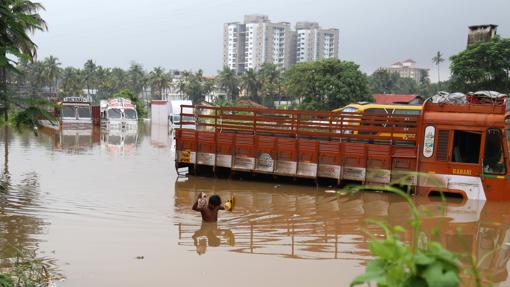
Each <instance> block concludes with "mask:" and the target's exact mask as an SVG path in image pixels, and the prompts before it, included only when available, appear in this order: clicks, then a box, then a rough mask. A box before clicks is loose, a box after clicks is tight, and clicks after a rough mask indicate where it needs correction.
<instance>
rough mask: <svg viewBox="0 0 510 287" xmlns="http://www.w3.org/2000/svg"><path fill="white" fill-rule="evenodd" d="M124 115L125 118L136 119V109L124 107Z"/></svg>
mask: <svg viewBox="0 0 510 287" xmlns="http://www.w3.org/2000/svg"><path fill="white" fill-rule="evenodd" d="M124 116H125V117H126V119H129V120H136V111H135V110H130V109H125V110H124Z"/></svg>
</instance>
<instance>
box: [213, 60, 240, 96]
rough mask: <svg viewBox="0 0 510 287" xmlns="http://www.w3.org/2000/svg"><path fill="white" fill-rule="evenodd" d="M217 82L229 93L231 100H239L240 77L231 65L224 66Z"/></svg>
mask: <svg viewBox="0 0 510 287" xmlns="http://www.w3.org/2000/svg"><path fill="white" fill-rule="evenodd" d="M217 84H218V86H219V87H220V88H221V89H223V90H224V91H225V92H226V93H227V97H228V99H229V100H230V101H232V102H235V101H236V100H237V98H238V97H239V84H240V79H239V77H238V76H237V75H236V73H235V71H234V70H231V69H230V68H229V67H223V70H221V71H219V73H218V79H217Z"/></svg>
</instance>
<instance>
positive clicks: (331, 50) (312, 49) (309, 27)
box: [296, 22, 339, 63]
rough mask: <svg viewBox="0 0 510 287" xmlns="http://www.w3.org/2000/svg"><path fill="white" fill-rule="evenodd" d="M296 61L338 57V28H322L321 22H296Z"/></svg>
mask: <svg viewBox="0 0 510 287" xmlns="http://www.w3.org/2000/svg"><path fill="white" fill-rule="evenodd" d="M296 33H297V39H296V62H297V63H303V62H309V61H318V60H322V59H338V44H339V31H338V29H321V28H320V26H319V23H315V22H298V23H296Z"/></svg>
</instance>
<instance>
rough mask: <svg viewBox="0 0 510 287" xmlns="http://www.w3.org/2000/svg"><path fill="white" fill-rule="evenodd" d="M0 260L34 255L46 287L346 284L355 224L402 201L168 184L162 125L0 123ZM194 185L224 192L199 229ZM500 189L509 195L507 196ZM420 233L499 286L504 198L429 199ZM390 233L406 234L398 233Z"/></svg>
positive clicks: (504, 281)
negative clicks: (435, 233) (52, 280)
mask: <svg viewBox="0 0 510 287" xmlns="http://www.w3.org/2000/svg"><path fill="white" fill-rule="evenodd" d="M0 139H1V141H0V147H1V149H0V150H1V151H2V165H1V167H0V168H1V171H2V177H1V180H2V182H1V183H2V185H1V188H2V189H1V190H0V232H1V237H0V258H2V259H5V258H9V257H12V256H13V255H14V248H17V249H21V250H24V249H37V253H38V256H40V257H43V258H45V259H46V260H48V262H49V263H51V264H52V266H53V267H54V268H55V269H56V270H58V272H59V273H60V274H62V275H63V276H64V277H65V279H63V280H60V281H57V282H56V285H57V286H200V285H204V284H205V285H208V286H228V285H234V286H348V284H349V282H350V281H351V280H352V278H354V276H356V275H357V274H360V273H361V272H362V271H363V269H364V264H365V262H366V260H367V259H369V258H370V254H369V252H368V251H367V240H368V236H367V233H366V231H371V232H373V233H377V234H380V233H381V232H380V230H378V229H376V228H375V227H374V226H371V225H368V224H366V223H365V220H366V219H383V220H388V221H389V222H391V223H394V224H404V223H405V222H406V220H408V219H409V209H408V207H407V206H406V204H405V203H404V202H403V200H402V199H400V198H397V197H395V196H392V195H390V194H383V193H368V192H367V193H358V194H354V195H351V196H346V197H337V196H335V195H332V194H329V193H326V192H325V190H326V189H328V188H327V187H315V186H313V185H288V184H284V183H281V182H267V181H266V182H255V181H249V180H228V179H214V178H205V177H190V178H181V179H179V180H178V178H177V176H176V172H175V169H174V161H173V152H174V151H173V150H172V145H171V142H170V137H169V136H168V134H167V132H166V130H165V129H164V128H159V127H152V128H151V127H150V126H141V127H140V130H139V131H138V132H137V133H132V134H101V133H100V132H99V131H90V130H89V131H86V130H85V131H77V130H65V131H61V132H56V133H55V132H53V133H50V132H44V131H41V132H40V133H39V136H37V137H36V136H35V135H34V134H33V133H32V132H31V131H14V130H6V129H4V128H2V129H1V130H0ZM199 192H206V193H209V194H212V193H216V194H219V195H220V196H221V197H222V198H224V199H225V198H229V197H230V196H231V194H234V193H235V194H236V198H237V203H236V208H235V210H234V211H233V212H223V213H221V214H220V220H219V222H218V223H217V224H202V223H201V218H200V216H199V214H197V213H196V212H193V211H192V210H191V205H192V204H193V201H194V199H195V198H196V196H197V195H198V193H199ZM509 192H510V191H509ZM416 201H417V202H418V203H419V205H420V206H425V207H428V208H429V209H430V210H432V211H433V214H434V216H433V217H431V218H429V219H426V220H425V228H424V229H425V232H426V233H427V234H428V235H429V236H430V235H431V234H432V229H433V228H434V227H440V230H441V232H440V235H439V241H441V242H442V243H443V244H444V245H445V246H446V247H447V248H448V249H450V250H453V251H458V252H468V253H471V254H474V255H475V256H477V257H479V258H481V257H483V256H484V255H485V254H488V255H487V256H485V257H486V258H485V260H484V261H483V262H481V270H482V271H484V272H486V273H487V274H489V275H490V277H491V278H492V280H493V281H494V282H496V284H495V285H496V286H510V280H509V279H508V269H509V266H508V259H509V258H510V246H509V244H510V229H509V227H510V203H505V202H479V201H468V202H462V203H459V202H457V203H450V204H449V205H448V207H447V209H446V211H445V212H443V213H441V212H440V211H439V209H438V207H439V204H438V203H437V202H434V201H431V200H429V199H422V198H418V199H416ZM403 237H404V238H405V239H407V240H411V238H412V235H411V234H410V233H407V234H404V235H403Z"/></svg>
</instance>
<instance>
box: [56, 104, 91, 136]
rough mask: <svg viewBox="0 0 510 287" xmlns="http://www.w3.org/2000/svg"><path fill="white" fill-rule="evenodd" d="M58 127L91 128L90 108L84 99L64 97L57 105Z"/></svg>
mask: <svg viewBox="0 0 510 287" xmlns="http://www.w3.org/2000/svg"><path fill="white" fill-rule="evenodd" d="M57 107H58V108H57V110H58V117H59V122H60V126H61V127H63V126H69V125H72V126H84V127H87V128H90V126H92V108H91V104H90V101H89V100H88V99H86V98H84V97H66V98H64V99H63V101H62V102H59V103H58V104H57Z"/></svg>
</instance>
